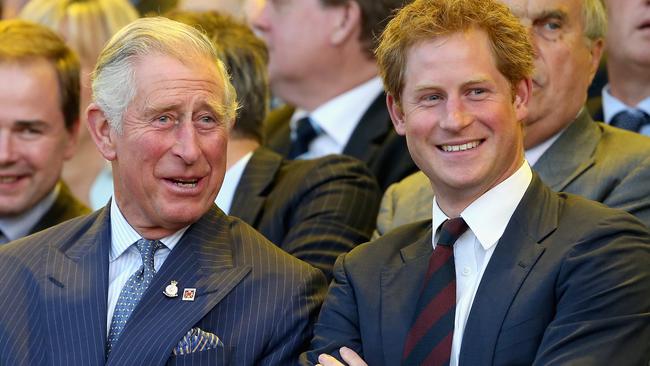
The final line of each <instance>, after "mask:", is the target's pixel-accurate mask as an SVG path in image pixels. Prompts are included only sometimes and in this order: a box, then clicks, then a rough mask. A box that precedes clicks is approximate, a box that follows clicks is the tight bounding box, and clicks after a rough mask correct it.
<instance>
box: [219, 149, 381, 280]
mask: <svg viewBox="0 0 650 366" xmlns="http://www.w3.org/2000/svg"><path fill="white" fill-rule="evenodd" d="M380 198H381V197H380V196H379V189H378V187H377V184H376V183H375V181H374V179H373V178H372V176H371V175H370V173H369V172H368V170H367V168H365V167H364V165H363V164H362V163H361V162H359V161H357V160H355V159H353V158H350V157H346V156H343V155H330V156H326V157H323V158H319V159H314V160H298V161H286V160H283V158H282V157H281V156H279V155H277V154H276V153H274V152H272V151H270V150H268V149H265V148H259V149H257V150H256V151H255V153H254V154H253V157H252V158H251V160H250V161H249V162H248V165H247V167H246V169H245V170H244V174H243V175H242V177H241V180H240V181H239V185H238V187H237V190H236V191H235V196H234V198H233V203H232V206H231V208H230V214H231V215H233V216H237V217H240V218H241V219H242V220H244V221H246V222H247V223H248V224H250V225H251V226H253V227H254V228H256V229H257V230H258V231H260V232H261V233H262V234H264V236H266V237H267V238H268V239H269V240H270V241H271V242H273V243H275V244H276V245H278V246H279V247H280V248H282V249H284V250H285V251H286V252H288V253H290V254H292V255H294V256H295V257H297V258H299V259H302V260H304V261H306V262H308V263H310V264H312V265H313V266H315V267H317V268H319V269H320V270H322V271H323V272H324V273H325V274H326V276H327V277H328V278H331V272H332V266H333V265H334V262H335V261H336V257H338V255H339V254H341V253H344V252H347V251H349V250H350V249H352V248H354V247H355V246H356V245H357V244H359V243H362V242H365V241H367V240H368V239H369V238H370V234H371V233H372V230H373V228H374V224H375V218H376V216H377V209H378V207H379V200H380Z"/></svg>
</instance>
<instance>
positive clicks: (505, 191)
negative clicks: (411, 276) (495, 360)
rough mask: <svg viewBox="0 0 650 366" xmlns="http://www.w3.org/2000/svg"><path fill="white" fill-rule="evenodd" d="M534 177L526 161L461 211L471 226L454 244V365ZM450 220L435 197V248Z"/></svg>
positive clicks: (452, 350) (451, 364)
mask: <svg viewBox="0 0 650 366" xmlns="http://www.w3.org/2000/svg"><path fill="white" fill-rule="evenodd" d="M532 177H533V174H532V171H531V169H530V166H529V165H528V162H526V161H524V163H523V164H522V166H521V167H520V168H519V169H518V170H517V171H516V172H515V173H514V174H513V175H511V176H510V177H509V178H508V179H506V180H504V181H503V182H501V183H499V184H498V185H497V186H495V187H494V188H492V189H490V190H489V191H487V192H486V193H484V194H483V195H482V196H481V197H479V198H478V199H476V200H475V201H474V202H472V204H470V205H469V206H468V207H467V208H466V209H465V210H463V212H461V214H460V216H461V217H462V218H463V219H464V220H465V222H466V223H467V226H468V227H469V229H468V230H467V231H466V232H465V233H464V234H463V235H461V236H460V238H458V240H457V241H456V244H454V263H455V265H456V317H455V323H454V337H453V341H452V346H451V362H450V366H456V365H458V358H459V354H460V346H461V344H462V340H463V333H464V332H465V325H466V323H467V318H468V317H469V313H470V310H471V309H472V303H473V302H474V296H476V290H477V289H478V286H479V283H480V282H481V278H482V277H483V272H484V271H485V268H486V267H487V265H488V263H489V262H490V258H491V257H492V253H494V249H495V248H496V246H497V242H498V241H499V238H501V236H502V235H503V232H504V231H505V229H506V226H507V225H508V222H509V221H510V218H511V217H512V215H513V213H514V212H515V209H516V208H517V205H518V204H519V202H520V201H521V199H522V197H523V196H524V193H525V192H526V189H527V188H528V186H529V185H530V182H531V180H532ZM447 219H448V217H447V216H446V215H445V214H444V213H443V212H442V210H441V209H440V208H439V207H438V203H437V202H436V199H435V197H434V199H433V228H435V230H436V235H434V238H433V243H432V244H433V247H434V249H435V247H436V244H435V243H436V241H437V239H438V235H439V234H438V232H437V231H438V229H439V228H440V226H441V225H442V223H443V222H444V221H445V220H447Z"/></svg>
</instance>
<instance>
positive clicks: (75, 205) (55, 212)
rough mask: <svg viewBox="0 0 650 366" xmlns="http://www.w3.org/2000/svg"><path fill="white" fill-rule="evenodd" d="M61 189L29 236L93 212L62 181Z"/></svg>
mask: <svg viewBox="0 0 650 366" xmlns="http://www.w3.org/2000/svg"><path fill="white" fill-rule="evenodd" d="M60 184H61V188H60V190H59V195H58V196H57V197H56V201H54V204H53V205H52V207H50V209H49V210H48V211H47V212H46V213H45V215H43V217H42V218H41V219H40V220H39V221H38V222H37V223H36V225H35V226H34V227H33V228H32V229H31V230H30V231H29V234H33V233H35V232H38V231H41V230H44V229H47V228H49V227H50V226H54V225H57V224H60V223H62V222H64V221H67V220H70V219H72V218H75V217H77V216H81V215H86V214H89V213H90V212H91V211H90V209H89V208H88V207H86V205H84V204H83V203H81V202H79V200H77V198H76V197H75V196H73V195H72V192H70V188H68V186H67V185H66V184H65V183H64V182H63V181H61V182H60Z"/></svg>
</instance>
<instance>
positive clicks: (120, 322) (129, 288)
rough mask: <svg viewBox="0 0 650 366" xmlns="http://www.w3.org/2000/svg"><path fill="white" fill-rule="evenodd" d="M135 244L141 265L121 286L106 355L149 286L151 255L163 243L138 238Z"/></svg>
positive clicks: (152, 271)
mask: <svg viewBox="0 0 650 366" xmlns="http://www.w3.org/2000/svg"><path fill="white" fill-rule="evenodd" d="M135 246H136V247H137V248H138V251H139V252H140V256H141V257H142V265H141V266H140V268H138V270H137V271H135V273H134V274H132V275H131V277H129V279H128V280H127V281H126V283H125V284H124V287H122V291H121V292H120V297H119V298H118V299H117V304H116V305H115V311H114V312H113V320H112V321H111V328H110V330H109V332H108V340H107V342H106V356H107V357H108V354H109V353H110V352H111V349H112V348H113V346H114V345H115V343H116V342H117V339H118V338H119V337H120V334H121V333H122V330H123V329H124V326H125V325H126V321H127V320H129V316H130V315H131V312H133V309H135V306H136V305H137V304H138V302H139V301H140V299H141V298H142V295H143V294H144V292H145V291H146V290H147V287H149V284H150V283H151V280H152V279H153V276H154V275H155V274H156V270H155V268H154V262H153V256H154V253H156V250H158V249H160V248H162V247H163V244H162V243H161V242H160V241H158V240H146V239H140V240H138V241H137V242H136V243H135Z"/></svg>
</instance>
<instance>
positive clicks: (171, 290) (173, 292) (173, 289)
mask: <svg viewBox="0 0 650 366" xmlns="http://www.w3.org/2000/svg"><path fill="white" fill-rule="evenodd" d="M177 284H178V282H177V281H171V283H170V284H169V285H167V287H165V291H163V294H165V296H167V297H178V286H176V285H177Z"/></svg>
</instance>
